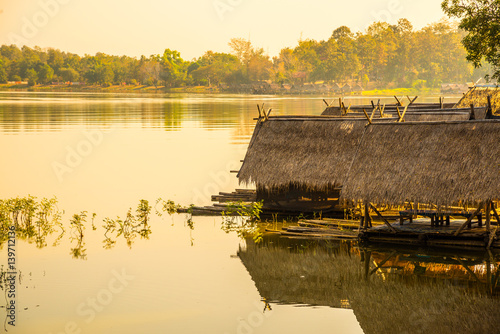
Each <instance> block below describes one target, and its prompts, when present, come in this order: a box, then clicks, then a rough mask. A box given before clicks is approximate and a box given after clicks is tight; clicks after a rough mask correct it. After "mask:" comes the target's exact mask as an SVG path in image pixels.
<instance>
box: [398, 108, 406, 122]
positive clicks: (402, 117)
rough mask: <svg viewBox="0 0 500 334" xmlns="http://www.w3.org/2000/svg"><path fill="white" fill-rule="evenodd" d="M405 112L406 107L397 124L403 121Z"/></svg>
mask: <svg viewBox="0 0 500 334" xmlns="http://www.w3.org/2000/svg"><path fill="white" fill-rule="evenodd" d="M406 110H408V106H406V107H405V109H404V110H403V114H401V117H400V118H399V120H398V123H401V122H402V121H403V119H404V117H405V114H406Z"/></svg>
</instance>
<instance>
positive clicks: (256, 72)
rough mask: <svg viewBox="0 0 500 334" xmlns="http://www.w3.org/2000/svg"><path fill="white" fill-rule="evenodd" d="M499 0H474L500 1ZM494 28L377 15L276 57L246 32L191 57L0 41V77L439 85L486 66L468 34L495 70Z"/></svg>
mask: <svg viewBox="0 0 500 334" xmlns="http://www.w3.org/2000/svg"><path fill="white" fill-rule="evenodd" d="M499 1H500V0H495V1H493V0H477V1H476V2H477V3H480V4H490V5H491V6H490V7H491V8H498V3H499ZM445 3H446V4H445ZM464 3H465V4H468V3H473V1H472V0H470V1H466V0H463V1H458V0H457V1H454V0H449V1H445V2H444V3H443V6H444V8H447V9H448V10H449V11H450V13H456V15H462V16H464V17H466V15H465V14H464V13H468V12H467V11H466V10H465V9H460V8H462V7H460V8H459V7H457V6H461V4H464ZM494 5H496V6H497V7H494ZM484 6H485V7H486V5H484ZM474 8H475V9H474V10H477V11H479V12H480V13H483V12H482V11H480V9H481V8H483V7H474ZM482 10H484V11H485V13H483V14H484V15H483V14H481V15H483V16H480V17H479V18H480V19H481V20H484V19H485V18H486V17H487V16H486V15H487V14H488V13H489V14H488V15H490V16H489V17H488V18H490V20H489V21H488V22H486V23H484V24H489V25H490V26H491V25H493V23H494V22H497V23H498V18H497V17H495V16H494V15H497V16H498V10H493V11H491V10H488V9H486V8H483V9H482ZM474 13H475V12H474ZM470 20H472V21H470ZM470 20H469V21H464V22H465V23H464V22H462V23H461V27H462V28H463V29H469V28H468V27H469V26H470V27H471V28H470V31H476V30H473V29H472V27H473V26H475V24H476V23H477V22H476V21H477V20H479V19H478V18H477V17H476V16H474V18H471V19H470ZM495 20H496V21H495ZM495 27H498V25H497V26H495ZM474 29H476V28H474ZM481 29H482V28H481ZM477 31H479V30H477ZM480 31H481V32H483V30H480ZM484 31H486V30H484ZM492 31H496V30H491V29H490V30H488V33H489V35H488V36H489V37H488V38H489V39H486V41H487V42H488V43H487V44H484V45H483V44H477V43H478V42H477V41H476V39H475V38H476V37H474V36H475V35H474V36H472V35H471V34H470V33H469V35H467V36H465V32H464V31H463V30H460V29H459V28H458V26H457V25H456V24H453V23H450V22H448V21H440V22H437V23H434V24H431V25H428V26H426V27H424V28H422V29H420V30H415V29H414V28H413V26H412V24H411V23H410V22H409V21H408V20H406V19H401V20H399V21H398V23H397V24H394V25H393V24H389V23H386V22H375V23H373V24H372V25H370V26H369V27H368V28H367V29H366V31H364V32H353V31H351V30H350V29H349V28H348V27H346V26H341V27H339V28H336V29H334V30H333V31H332V33H331V35H330V37H329V38H328V39H326V40H321V41H317V40H313V39H300V40H299V41H298V44H297V45H296V46H295V47H287V48H284V49H282V50H281V52H280V53H279V55H277V56H276V57H274V58H272V59H271V58H270V57H269V56H268V55H267V54H266V53H265V51H264V49H262V48H258V47H255V46H254V45H252V43H251V41H249V40H246V39H244V38H233V39H231V41H230V42H229V47H230V48H231V53H221V52H214V51H207V52H205V54H204V55H202V56H201V57H199V58H196V59H193V60H191V61H186V60H184V59H182V57H181V54H180V53H179V52H178V51H176V50H171V49H165V50H164V52H163V54H153V55H150V56H141V57H140V58H134V57H128V56H113V55H107V54H104V53H97V54H95V55H84V56H79V55H77V54H73V53H69V52H62V51H60V50H57V49H50V48H49V49H41V48H39V47H35V48H29V47H27V46H23V47H22V48H19V47H17V46H15V45H10V46H9V45H3V46H0V83H4V82H6V81H21V80H26V81H29V83H30V84H32V85H34V84H37V83H42V84H47V83H51V82H75V81H84V82H85V83H87V84H96V85H106V86H107V85H113V84H114V85H120V84H124V83H125V84H134V85H138V84H142V85H148V86H155V87H158V86H165V87H169V88H171V87H180V86H196V85H206V86H213V85H216V86H219V85H238V84H248V83H252V82H257V81H263V80H266V81H268V82H274V83H276V84H290V85H301V84H304V83H307V82H315V81H326V82H337V83H339V84H345V83H359V84H361V85H363V86H366V85H367V84H369V83H373V84H374V87H375V86H376V87H380V88H384V87H394V86H399V87H412V86H418V87H422V86H428V87H436V86H438V85H439V84H440V83H452V82H454V83H464V82H467V81H471V80H476V79H477V78H479V77H481V76H484V75H485V74H487V73H488V71H489V68H488V67H487V66H486V67H483V68H480V69H473V67H472V65H470V64H469V63H468V62H467V59H466V56H467V52H466V49H464V47H463V45H462V44H461V40H462V39H463V38H464V37H465V41H467V42H466V43H465V45H466V47H468V46H476V45H480V46H481V47H482V48H481V49H479V50H480V51H481V53H470V52H469V59H471V60H472V61H473V62H474V63H475V64H476V65H477V64H479V63H480V62H481V57H482V55H484V56H485V57H486V60H488V61H490V62H492V63H493V64H495V66H497V67H496V68H497V70H498V65H499V63H498V60H497V59H496V58H494V56H495V54H497V53H498V50H497V47H498V45H496V44H495V41H498V40H499V36H498V32H496V35H495V34H494V33H493V32H492ZM471 36H472V37H471ZM483 43H486V42H484V41H483ZM472 49H474V50H476V49H477V48H474V47H473V48H472ZM495 61H496V62H495Z"/></svg>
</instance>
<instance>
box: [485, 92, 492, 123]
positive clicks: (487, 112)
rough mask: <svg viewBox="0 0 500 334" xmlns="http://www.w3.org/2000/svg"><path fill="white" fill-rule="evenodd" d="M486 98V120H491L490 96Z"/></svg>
mask: <svg viewBox="0 0 500 334" xmlns="http://www.w3.org/2000/svg"><path fill="white" fill-rule="evenodd" d="M487 98H488V110H487V111H486V119H491V118H493V108H492V105H491V95H488V96H487Z"/></svg>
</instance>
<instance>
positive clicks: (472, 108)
mask: <svg viewBox="0 0 500 334" xmlns="http://www.w3.org/2000/svg"><path fill="white" fill-rule="evenodd" d="M474 119H476V114H475V113H474V104H471V105H470V117H469V120H474Z"/></svg>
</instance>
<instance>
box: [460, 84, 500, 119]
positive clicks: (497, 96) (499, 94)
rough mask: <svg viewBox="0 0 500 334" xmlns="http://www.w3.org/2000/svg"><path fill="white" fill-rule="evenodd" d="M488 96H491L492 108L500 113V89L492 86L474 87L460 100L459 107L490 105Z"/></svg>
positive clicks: (494, 112)
mask: <svg viewBox="0 0 500 334" xmlns="http://www.w3.org/2000/svg"><path fill="white" fill-rule="evenodd" d="M488 96H491V109H492V112H493V114H497V113H500V89H499V88H491V87H484V88H482V87H474V88H472V89H471V90H469V91H468V92H467V93H466V94H465V95H464V96H463V97H462V99H461V100H460V101H459V102H458V104H457V107H469V106H470V105H471V104H473V105H474V106H475V107H486V106H488Z"/></svg>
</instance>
